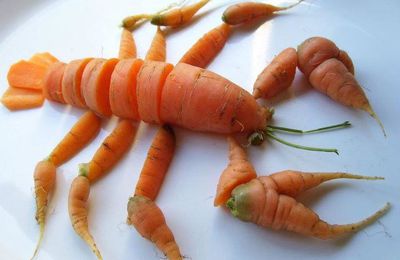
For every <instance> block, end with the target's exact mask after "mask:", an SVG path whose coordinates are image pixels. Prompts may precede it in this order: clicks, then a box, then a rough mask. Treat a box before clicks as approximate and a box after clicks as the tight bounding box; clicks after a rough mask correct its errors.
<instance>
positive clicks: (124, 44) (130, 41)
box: [118, 28, 136, 59]
mask: <svg viewBox="0 0 400 260" xmlns="http://www.w3.org/2000/svg"><path fill="white" fill-rule="evenodd" d="M118 58H120V59H130V58H136V44H135V40H134V38H133V35H132V33H131V32H130V31H128V30H127V29H125V28H123V29H122V34H121V40H120V45H119V54H118Z"/></svg>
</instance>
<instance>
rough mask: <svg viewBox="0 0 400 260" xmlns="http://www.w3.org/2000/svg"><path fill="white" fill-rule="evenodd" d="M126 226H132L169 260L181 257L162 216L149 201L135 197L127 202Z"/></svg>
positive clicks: (142, 197)
mask: <svg viewBox="0 0 400 260" xmlns="http://www.w3.org/2000/svg"><path fill="white" fill-rule="evenodd" d="M127 223H128V225H133V226H134V227H135V229H136V230H137V231H138V232H139V234H140V235H142V236H143V237H144V238H146V239H148V240H150V241H152V242H153V243H154V244H155V245H156V246H157V247H158V248H159V249H160V250H161V251H162V252H163V253H164V254H165V256H166V257H167V258H168V259H170V260H180V259H182V255H181V253H180V251H179V246H178V244H177V243H176V241H175V238H174V235H173V234H172V231H171V229H170V228H169V227H168V226H167V223H166V221H165V217H164V214H163V213H162V211H161V209H160V208H159V207H158V206H157V204H156V203H155V202H154V201H152V200H151V199H149V198H147V197H145V196H140V195H135V196H133V197H131V198H130V199H129V202H128V218H127Z"/></svg>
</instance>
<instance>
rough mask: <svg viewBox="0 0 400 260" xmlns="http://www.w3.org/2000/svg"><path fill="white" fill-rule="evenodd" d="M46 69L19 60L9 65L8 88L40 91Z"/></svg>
mask: <svg viewBox="0 0 400 260" xmlns="http://www.w3.org/2000/svg"><path fill="white" fill-rule="evenodd" d="M46 72H47V68H46V67H44V66H41V65H38V64H36V63H33V62H31V61H24V60H21V61H19V62H17V63H15V64H13V65H11V67H10V69H9V71H8V74H7V80H8V84H9V85H10V86H13V87H15V88H26V89H36V90H40V89H42V88H43V80H44V78H45V76H46Z"/></svg>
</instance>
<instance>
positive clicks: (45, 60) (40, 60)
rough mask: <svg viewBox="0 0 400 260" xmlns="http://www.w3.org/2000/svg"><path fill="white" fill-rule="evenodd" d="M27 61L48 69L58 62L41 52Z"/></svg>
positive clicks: (51, 56) (46, 53)
mask: <svg viewBox="0 0 400 260" xmlns="http://www.w3.org/2000/svg"><path fill="white" fill-rule="evenodd" d="M29 61H30V62H33V63H35V64H37V65H41V66H43V67H45V68H48V67H49V66H50V65H51V64H53V63H56V62H58V61H59V60H58V59H57V58H56V57H54V56H53V55H51V54H50V53H48V52H42V53H36V54H34V55H33V56H32V57H31V58H30V59H29Z"/></svg>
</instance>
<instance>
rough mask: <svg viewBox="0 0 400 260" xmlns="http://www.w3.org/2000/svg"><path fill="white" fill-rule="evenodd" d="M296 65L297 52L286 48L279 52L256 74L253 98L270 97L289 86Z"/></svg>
mask: <svg viewBox="0 0 400 260" xmlns="http://www.w3.org/2000/svg"><path fill="white" fill-rule="evenodd" d="M296 66H297V53H296V50H295V49H294V48H287V49H285V50H283V51H282V52H281V53H279V54H278V55H277V56H276V57H275V58H274V59H273V60H272V62H271V63H270V64H269V65H268V66H267V67H266V68H265V69H264V70H263V72H261V74H260V75H258V77H257V80H256V82H255V83H254V88H253V96H254V98H256V99H257V98H260V97H263V98H266V99H267V98H272V97H274V96H276V95H278V94H279V93H281V92H282V91H284V90H285V89H287V88H289V87H290V85H291V84H292V82H293V80H294V76H295V74H296Z"/></svg>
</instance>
